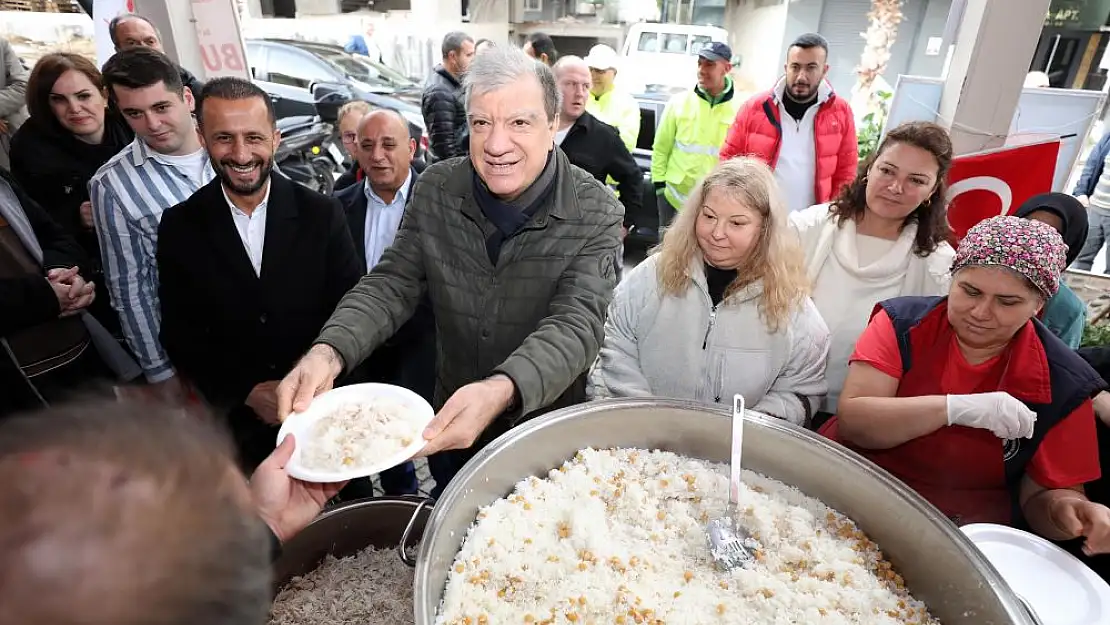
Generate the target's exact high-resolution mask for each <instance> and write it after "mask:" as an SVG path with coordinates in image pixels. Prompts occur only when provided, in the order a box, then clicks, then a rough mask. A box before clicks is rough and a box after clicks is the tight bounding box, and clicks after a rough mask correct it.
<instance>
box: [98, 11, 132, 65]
mask: <svg viewBox="0 0 1110 625" xmlns="http://www.w3.org/2000/svg"><path fill="white" fill-rule="evenodd" d="M134 10H135V4H134V0H94V2H93V16H92V17H93V25H94V28H93V40H94V41H95V43H96V63H97V65H99V66H100V67H104V64H105V63H107V62H108V59H110V58H111V57H112V55H113V54H115V53H116V47H115V46H114V45H112V37H111V36H110V35H109V34H108V23H109V22H111V21H112V18H114V17H116V16H117V15H119V14H121V13H130V12H132V11H134Z"/></svg>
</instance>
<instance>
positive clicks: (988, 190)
mask: <svg viewBox="0 0 1110 625" xmlns="http://www.w3.org/2000/svg"><path fill="white" fill-rule="evenodd" d="M1026 141H1027V142H1026V143H1025V144H1024V145H1016V146H1007V147H1002V148H999V149H997V150H990V151H987V152H979V153H976V154H968V155H965V156H959V157H956V158H955V159H953V161H952V169H951V170H950V171H949V172H948V195H947V198H948V225H949V226H950V227H951V228H952V237H953V239H954V240H953V245H955V244H956V243H957V242H958V241H959V240H960V239H962V238H963V237H964V235H965V234H967V231H968V230H970V229H971V227H972V226H974V225H975V224H977V223H979V222H980V221H983V220H984V219H986V218H988V217H994V216H995V215H1011V214H1013V213H1014V211H1016V210H1017V209H1018V207H1020V206H1021V204H1022V203H1023V202H1025V200H1028V199H1029V198H1031V197H1033V196H1034V195H1037V194H1038V193H1048V192H1049V191H1051V190H1052V179H1053V176H1054V175H1055V174H1056V158H1057V156H1058V155H1059V153H1060V138H1059V137H1058V136H1051V137H1047V138H1046V137H1040V138H1030V139H1026ZM1028 141H1033V142H1032V143H1030V142H1028Z"/></svg>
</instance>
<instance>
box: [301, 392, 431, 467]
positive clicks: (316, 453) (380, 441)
mask: <svg viewBox="0 0 1110 625" xmlns="http://www.w3.org/2000/svg"><path fill="white" fill-rule="evenodd" d="M417 417H418V414H417V413H416V412H415V411H414V410H413V409H412V408H410V407H408V406H406V405H405V404H402V403H400V402H396V401H390V400H376V401H373V402H370V403H356V402H351V403H346V404H343V405H341V406H339V407H337V408H336V409H335V410H334V411H332V412H331V413H329V414H327V415H325V416H323V417H321V418H320V420H319V421H317V422H316V423H314V424H313V425H312V427H311V429H310V431H309V434H308V440H307V441H306V443H305V445H304V449H303V451H302V452H301V454H302V455H301V465H302V466H304V467H305V468H307V469H310V470H314V471H328V472H340V471H346V470H348V469H359V468H362V467H368V466H371V465H373V464H375V463H378V462H381V461H382V460H383V459H384V458H389V457H391V456H393V455H395V454H397V453H399V452H401V451H402V450H404V449H405V448H406V447H408V446H409V445H411V444H412V443H413V441H415V440H417V439H418V438H419V437H420V436H421V431H422V429H423V427H422V426H421V424H420V423H419V422H418V421H417Z"/></svg>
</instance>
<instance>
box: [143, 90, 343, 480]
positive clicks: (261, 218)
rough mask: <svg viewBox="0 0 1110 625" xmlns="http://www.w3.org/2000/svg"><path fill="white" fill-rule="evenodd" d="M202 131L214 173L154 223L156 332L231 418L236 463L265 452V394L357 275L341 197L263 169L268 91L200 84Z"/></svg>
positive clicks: (269, 141)
mask: <svg viewBox="0 0 1110 625" xmlns="http://www.w3.org/2000/svg"><path fill="white" fill-rule="evenodd" d="M201 99H202V100H205V101H206V105H205V107H204V114H203V116H202V118H201V124H200V130H201V134H202V136H203V140H204V144H205V148H206V149H207V151H208V155H209V158H210V159H211V163H212V166H213V168H214V169H215V171H216V173H217V178H216V179H215V180H213V181H212V182H210V183H209V184H207V185H205V186H203V187H201V188H200V189H199V190H198V191H197V192H196V193H194V194H193V196H192V197H190V198H189V199H188V200H186V201H185V202H183V203H181V204H178V205H177V206H174V207H172V208H169V209H167V210H166V212H165V213H163V215H162V222H161V226H160V227H159V230H158V251H157V258H158V275H159V290H158V294H159V299H160V302H161V313H162V327H161V333H160V339H161V341H162V345H163V347H164V348H165V350H166V353H167V355H168V356H169V359H170V362H171V363H172V364H173V366H174V368H175V369H176V370H177V371H178V373H179V374H181V376H182V377H183V379H185V380H187V381H189V382H191V383H192V384H193V385H194V386H195V387H196V388H197V390H198V391H199V392H200V394H201V396H202V397H203V398H204V399H205V400H206V402H207V403H208V404H209V405H211V406H213V407H214V408H216V409H217V411H219V412H223V413H224V414H229V420H230V427H231V431H232V434H233V435H234V436H235V439H236V443H237V445H238V448H239V454H240V458H241V461H242V464H243V467H244V468H245V469H246V470H252V469H253V468H254V467H256V466H258V463H259V462H261V461H262V459H263V458H265V457H266V456H267V455H268V454H269V453H270V452H272V451H273V448H274V440H275V437H276V435H277V423H278V419H277V405H276V399H277V398H276V395H275V390H276V388H277V384H278V381H279V380H280V379H281V377H282V376H283V375H284V374H285V373H286V372H287V371H288V370H289V369H290V368H291V367H292V366H293V364H294V363H295V362H296V361H297V358H298V357H299V356H300V355H301V354H302V353H304V351H305V350H306V349H308V347H309V346H311V345H312V342H313V340H314V339H315V337H316V334H317V333H318V332H319V331H320V329H321V328H322V327H323V325H324V322H325V321H327V319H328V317H329V315H330V314H331V312H332V310H334V309H335V306H336V304H337V303H338V302H339V300H340V298H342V297H343V295H344V294H345V293H346V292H347V290H348V289H350V288H351V287H352V286H354V284H355V283H356V282H358V279H359V278H360V277H361V276H362V271H361V268H360V266H359V262H358V256H357V255H356V253H355V247H354V244H353V242H352V241H351V235H350V232H348V230H347V223H346V219H345V218H344V215H343V209H342V208H341V207H340V205H339V202H338V201H336V200H334V199H331V198H327V197H324V196H322V195H319V194H317V193H315V192H313V191H310V190H308V189H307V188H305V187H302V186H300V185H297V184H294V183H293V182H291V181H290V180H289V179H287V178H285V177H284V176H281V175H277V174H271V171H272V168H273V156H274V150H275V148H276V147H277V145H278V141H279V134H278V132H277V130H276V128H275V119H274V110H273V104H272V103H271V102H270V98H269V97H268V96H267V95H266V92H264V91H262V90H261V89H260V88H259V87H257V86H256V85H254V84H252V83H250V82H248V81H245V80H242V79H238V78H217V79H214V80H212V81H210V82H209V83H208V84H207V85H206V86H205V88H204V91H203V92H202V96H201Z"/></svg>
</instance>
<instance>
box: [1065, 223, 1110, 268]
mask: <svg viewBox="0 0 1110 625" xmlns="http://www.w3.org/2000/svg"><path fill="white" fill-rule="evenodd" d="M1087 223H1088V230H1087V242H1086V243H1084V244H1083V249H1082V251H1080V252H1079V257H1078V258H1076V259H1075V262H1074V263H1072V267H1075V268H1076V269H1082V270H1083V271H1090V270H1091V266H1092V265H1094V264H1095V256H1098V252H1099V250H1101V249H1102V246H1103V245H1105V244H1106V241H1107V239H1110V213H1106V212H1103V211H1102V210H1101V209H1098V208H1094V207H1091V208H1088V209H1087ZM1103 273H1110V250H1107V251H1106V269H1105V270H1104V271H1103Z"/></svg>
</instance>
